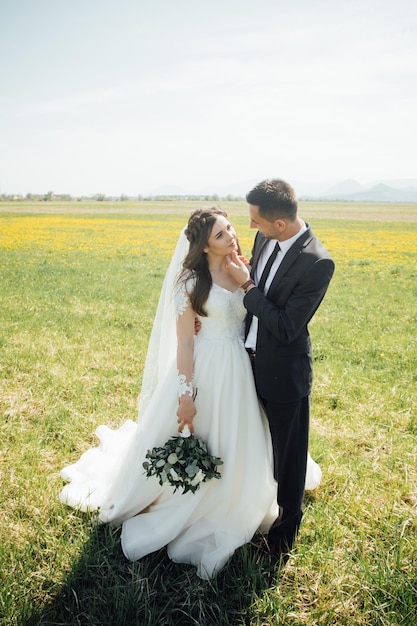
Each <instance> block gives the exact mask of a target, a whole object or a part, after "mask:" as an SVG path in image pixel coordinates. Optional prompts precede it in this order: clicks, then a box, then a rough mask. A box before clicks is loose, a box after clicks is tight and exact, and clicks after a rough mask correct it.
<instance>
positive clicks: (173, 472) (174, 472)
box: [169, 467, 180, 480]
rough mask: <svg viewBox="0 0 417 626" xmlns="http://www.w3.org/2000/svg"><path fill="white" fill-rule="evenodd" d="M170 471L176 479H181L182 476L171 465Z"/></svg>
mask: <svg viewBox="0 0 417 626" xmlns="http://www.w3.org/2000/svg"><path fill="white" fill-rule="evenodd" d="M169 473H170V474H171V476H172V478H173V479H174V480H180V476H178V474H177V472H176V471H175V470H174V468H173V467H171V469H170V470H169Z"/></svg>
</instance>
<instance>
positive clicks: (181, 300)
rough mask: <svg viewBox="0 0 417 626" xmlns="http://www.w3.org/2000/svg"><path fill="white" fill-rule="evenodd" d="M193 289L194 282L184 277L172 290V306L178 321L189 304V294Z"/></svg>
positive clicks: (189, 277)
mask: <svg viewBox="0 0 417 626" xmlns="http://www.w3.org/2000/svg"><path fill="white" fill-rule="evenodd" d="M193 287H194V280H193V278H191V276H188V277H186V278H185V279H184V280H180V282H179V283H177V285H176V286H175V289H174V304H175V315H176V318H177V319H178V318H179V317H180V316H181V315H183V314H184V312H185V311H186V309H187V307H188V305H189V304H190V296H189V294H190V292H191V290H192V288H193Z"/></svg>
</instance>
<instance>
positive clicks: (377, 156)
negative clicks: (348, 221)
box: [0, 0, 417, 195]
mask: <svg viewBox="0 0 417 626" xmlns="http://www.w3.org/2000/svg"><path fill="white" fill-rule="evenodd" d="M416 7H417V2H416V0H396V2H394V1H393V0H389V1H386V0H373V1H372V0H349V1H348V0H340V1H338V0H287V1H286V2H283V1H281V0H256V2H255V1H254V0H66V1H64V0H1V2H0V80H1V83H0V193H7V194H11V193H22V194H26V193H28V192H33V193H45V192H46V191H50V190H51V191H54V192H55V193H70V194H72V195H78V194H86V195H90V194H95V193H106V194H109V195H111V194H115V195H118V194H122V193H125V194H129V195H130V194H132V195H136V194H141V193H152V192H153V191H154V190H156V189H158V188H159V187H160V186H162V185H176V186H178V187H181V188H183V189H184V190H185V191H187V192H195V191H200V190H201V191H204V190H207V191H211V192H216V190H217V188H218V189H220V188H221V187H223V186H225V185H227V184H229V183H235V182H238V181H245V180H256V181H257V180H262V179H264V178H267V177H271V176H272V177H280V178H284V179H286V180H288V181H289V182H292V183H294V181H333V180H334V181H338V180H343V179H346V178H355V179H356V180H358V181H359V182H361V183H368V182H371V181H377V180H384V179H395V178H416V177H417V157H416V143H417V113H416V111H417V8H416Z"/></svg>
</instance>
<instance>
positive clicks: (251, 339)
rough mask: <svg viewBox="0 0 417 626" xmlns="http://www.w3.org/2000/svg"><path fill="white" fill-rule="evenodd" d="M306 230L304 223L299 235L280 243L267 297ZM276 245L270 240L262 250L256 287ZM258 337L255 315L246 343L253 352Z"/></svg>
mask: <svg viewBox="0 0 417 626" xmlns="http://www.w3.org/2000/svg"><path fill="white" fill-rule="evenodd" d="M306 230H307V226H306V225H305V222H303V225H302V227H301V228H300V230H299V231H298V233H296V234H295V235H294V236H293V237H290V238H289V239H285V241H280V242H279V247H280V250H279V251H278V254H277V258H276V259H275V261H274V262H273V264H272V267H271V269H270V271H269V275H268V278H267V279H266V283H265V287H264V294H265V295H266V294H267V293H268V289H269V288H270V286H271V283H272V281H273V278H274V276H275V274H276V272H277V270H278V268H279V266H280V265H281V263H282V259H283V258H284V256H285V255H286V254H287V252H288V250H289V249H290V248H291V246H292V245H293V244H294V243H295V242H296V241H297V239H298V238H299V237H301V235H302V234H303V233H305V232H306ZM276 243H277V240H276V239H270V240H269V241H268V243H267V244H266V245H265V247H264V249H263V250H262V253H261V256H260V257H259V260H258V264H257V266H256V270H255V275H254V278H253V279H254V281H255V284H256V285H258V283H259V281H260V280H261V276H262V272H263V271H264V268H265V265H266V264H267V262H268V259H269V257H270V256H271V254H272V251H273V249H274V248H275V244H276ZM257 335H258V318H257V317H255V315H254V316H253V318H252V322H251V325H250V328H249V332H248V336H247V337H246V341H245V346H246V348H251V349H252V350H256V338H257Z"/></svg>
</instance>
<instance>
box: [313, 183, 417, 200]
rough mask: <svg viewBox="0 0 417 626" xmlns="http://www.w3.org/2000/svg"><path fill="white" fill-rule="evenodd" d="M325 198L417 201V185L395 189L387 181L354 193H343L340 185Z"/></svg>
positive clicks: (323, 196) (324, 197) (323, 197)
mask: <svg viewBox="0 0 417 626" xmlns="http://www.w3.org/2000/svg"><path fill="white" fill-rule="evenodd" d="M416 182H417V181H416ZM341 188H342V189H343V187H341ZM329 191H330V190H329ZM321 198H322V199H323V200H344V201H347V202H412V203H414V202H417V185H416V186H415V187H404V188H402V189H398V188H397V189H395V188H394V187H391V186H390V185H387V184H385V183H378V184H376V185H373V186H372V187H368V188H366V187H363V186H362V189H361V190H357V191H355V192H353V193H343V191H342V192H341V191H339V190H338V186H336V188H334V189H333V192H332V193H326V194H324V195H322V196H321Z"/></svg>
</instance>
